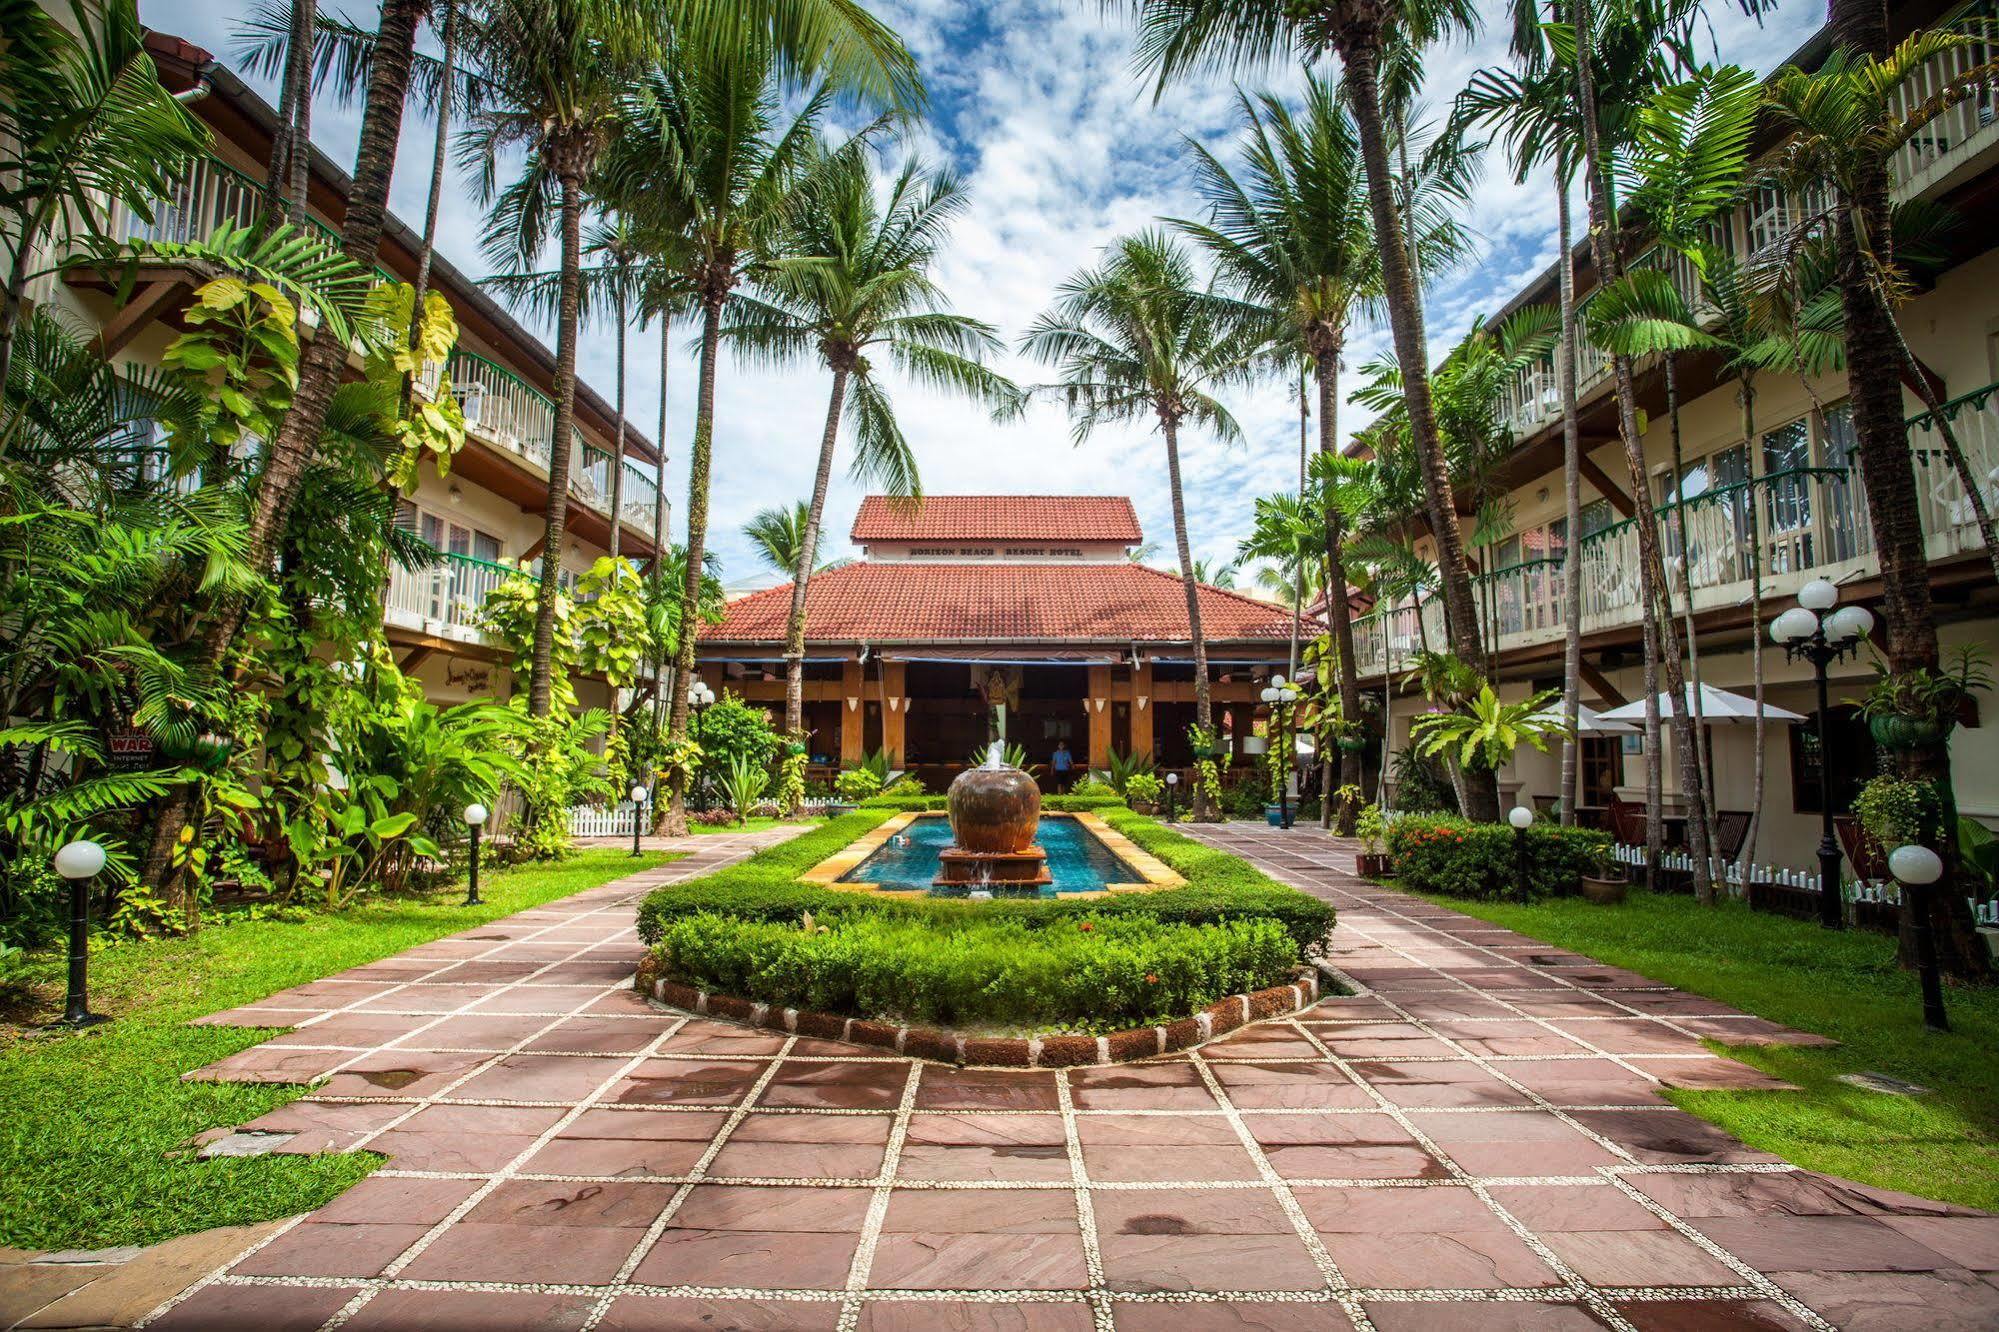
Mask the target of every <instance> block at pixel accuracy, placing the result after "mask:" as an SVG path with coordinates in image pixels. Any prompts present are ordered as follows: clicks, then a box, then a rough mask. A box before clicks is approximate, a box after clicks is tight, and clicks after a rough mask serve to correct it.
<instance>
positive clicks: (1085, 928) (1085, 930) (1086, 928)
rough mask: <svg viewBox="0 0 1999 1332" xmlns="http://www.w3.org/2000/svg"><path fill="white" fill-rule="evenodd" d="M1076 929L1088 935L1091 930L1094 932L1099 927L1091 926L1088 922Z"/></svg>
mask: <svg viewBox="0 0 1999 1332" xmlns="http://www.w3.org/2000/svg"><path fill="white" fill-rule="evenodd" d="M1076 928H1077V929H1079V930H1081V931H1082V932H1083V933H1085V934H1088V933H1089V932H1090V931H1091V930H1094V929H1095V928H1097V927H1096V926H1094V925H1092V924H1090V922H1089V921H1087V920H1086V921H1084V922H1083V923H1082V924H1081V925H1078V926H1077V927H1076Z"/></svg>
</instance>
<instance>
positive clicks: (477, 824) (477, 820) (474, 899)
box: [464, 800, 486, 906]
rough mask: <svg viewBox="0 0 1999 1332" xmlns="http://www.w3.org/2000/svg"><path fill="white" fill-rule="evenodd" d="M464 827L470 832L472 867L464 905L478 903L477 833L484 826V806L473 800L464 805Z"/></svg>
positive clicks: (476, 904) (475, 904)
mask: <svg viewBox="0 0 1999 1332" xmlns="http://www.w3.org/2000/svg"><path fill="white" fill-rule="evenodd" d="M464 818H465V827H466V830H467V831H469V832H470V833H471V834H472V867H471V870H470V875H471V885H470V889H471V890H470V891H469V892H467V893H466V894H465V905H466V906H478V905H479V833H480V831H481V830H482V829H484V828H485V826H486V807H485V806H484V805H482V804H480V803H479V802H478V801H476V800H475V801H473V802H472V803H471V804H469V805H467V806H466V807H465V814H464Z"/></svg>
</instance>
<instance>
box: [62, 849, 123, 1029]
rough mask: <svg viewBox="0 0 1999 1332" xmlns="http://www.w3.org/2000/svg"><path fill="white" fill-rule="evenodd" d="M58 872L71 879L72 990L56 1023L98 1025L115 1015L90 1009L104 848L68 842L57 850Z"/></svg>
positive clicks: (69, 991)
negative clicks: (94, 905) (93, 910)
mask: <svg viewBox="0 0 1999 1332" xmlns="http://www.w3.org/2000/svg"><path fill="white" fill-rule="evenodd" d="M55 867H56V873H57V874H60V875H61V876H62V877H63V878H65V879H68V880H69V990H68V993H67V994H66V995H65V996H64V999H63V1006H62V1019H61V1021H59V1022H53V1023H51V1024H50V1025H51V1026H56V1027H71V1028H81V1027H94V1026H96V1025H97V1024H98V1023H100V1022H109V1021H110V1020H111V1019H110V1018H108V1017H106V1016H104V1015H103V1014H102V1013H93V1012H91V1011H90V881H91V880H92V879H94V878H96V877H97V872H98V871H99V870H101V869H103V868H104V848H103V847H101V846H99V845H98V844H97V843H95V842H87V841H75V842H66V843H64V844H63V846H62V847H61V848H60V849H59V850H58V851H57V852H56V854H55Z"/></svg>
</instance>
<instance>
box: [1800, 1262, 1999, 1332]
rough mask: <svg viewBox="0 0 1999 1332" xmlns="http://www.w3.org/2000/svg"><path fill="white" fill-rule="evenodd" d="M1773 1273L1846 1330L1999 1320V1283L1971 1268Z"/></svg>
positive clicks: (1881, 1331)
mask: <svg viewBox="0 0 1999 1332" xmlns="http://www.w3.org/2000/svg"><path fill="white" fill-rule="evenodd" d="M1773 1279H1774V1280H1775V1281H1776V1283H1777V1284H1778V1285H1779V1286H1782V1287H1783V1288H1784V1289H1785V1290H1786V1291H1787V1292H1789V1293H1790V1294H1792V1295H1794V1296H1796V1297H1797V1298H1798V1300H1799V1301H1800V1302H1802V1303H1803V1304H1804V1305H1805V1306H1806V1307H1807V1308H1809V1309H1812V1310H1813V1311H1814V1312H1816V1313H1818V1314H1819V1315H1821V1316H1822V1317H1824V1318H1825V1319H1826V1320H1827V1321H1828V1322H1830V1323H1831V1324H1832V1325H1833V1326H1834V1327H1837V1328H1839V1329H1840V1330H1841V1332H1911V1330H1912V1329H1917V1328H1920V1329H1921V1330H1922V1332H1991V1329H1992V1328H1993V1327H1994V1326H1999V1288H1995V1287H1993V1286H1991V1285H1989V1284H1987V1283H1986V1282H1983V1281H1980V1280H1979V1279H1978V1277H1977V1276H1976V1274H1974V1273H1971V1272H1965V1271H1961V1270H1953V1271H1942V1272H1778V1273H1776V1274H1774V1277H1773Z"/></svg>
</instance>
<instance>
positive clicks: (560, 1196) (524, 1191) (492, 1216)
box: [465, 1180, 674, 1229]
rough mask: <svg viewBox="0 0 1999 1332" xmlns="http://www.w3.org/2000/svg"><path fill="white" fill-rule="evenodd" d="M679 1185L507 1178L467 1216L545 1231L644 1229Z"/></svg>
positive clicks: (467, 1219) (475, 1221)
mask: <svg viewBox="0 0 1999 1332" xmlns="http://www.w3.org/2000/svg"><path fill="white" fill-rule="evenodd" d="M673 1193H674V1186H673V1185H671V1184H652V1183H648V1182H645V1181H641V1180H617V1181H614V1182H612V1183H608V1184H577V1183H573V1182H569V1181H557V1180H507V1181H505V1182H503V1183H501V1184H500V1185H498V1186H497V1187H496V1188H494V1189H493V1191H492V1192H491V1193H488V1194H487V1195H486V1196H485V1197H484V1198H481V1199H480V1200H479V1202H478V1203H477V1204H476V1205H475V1206H474V1207H473V1208H472V1210H471V1211H469V1212H467V1213H466V1214H465V1222H467V1223H472V1224H480V1225H506V1226H541V1227H543V1228H546V1229H570V1228H574V1227H595V1228H599V1229H634V1228H643V1227H645V1226H649V1225H651V1224H652V1223H653V1221H654V1219H655V1218H657V1217H658V1216H659V1214H660V1213H661V1212H663V1211H664V1210H666V1204H667V1202H668V1201H669V1200H671V1199H672V1197H673Z"/></svg>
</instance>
